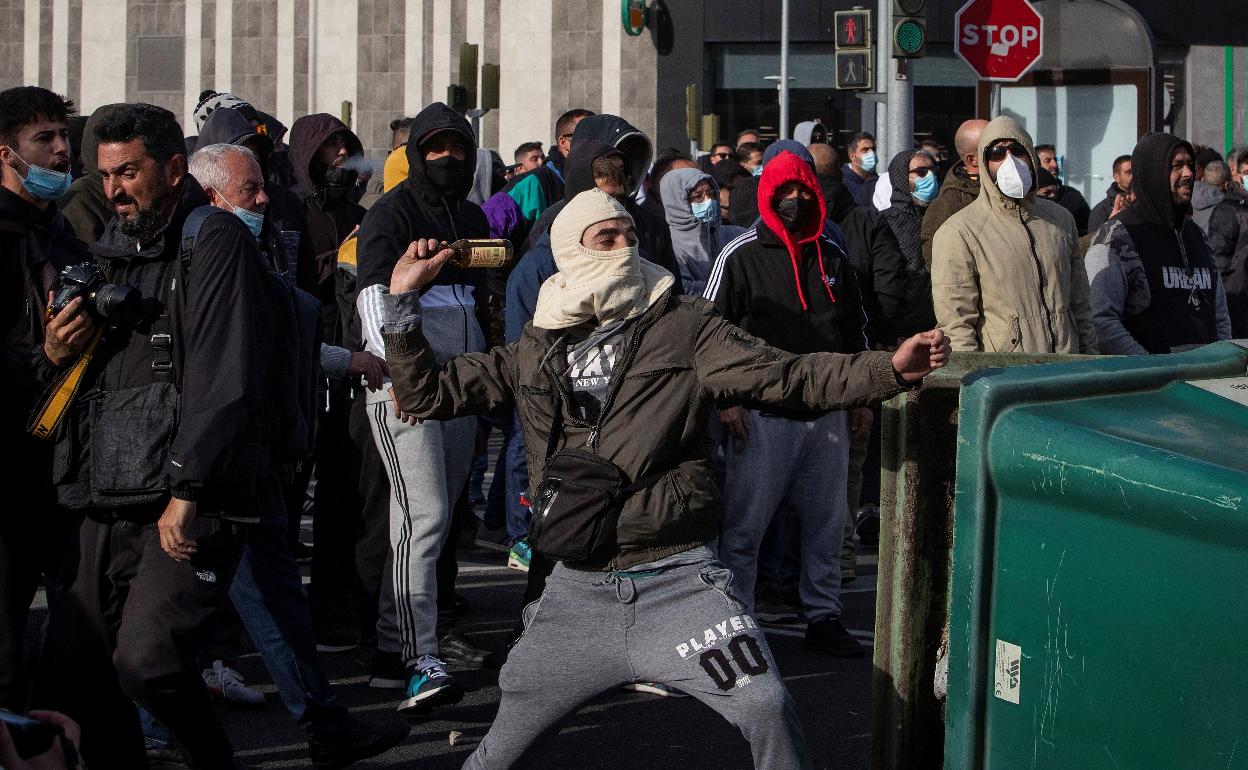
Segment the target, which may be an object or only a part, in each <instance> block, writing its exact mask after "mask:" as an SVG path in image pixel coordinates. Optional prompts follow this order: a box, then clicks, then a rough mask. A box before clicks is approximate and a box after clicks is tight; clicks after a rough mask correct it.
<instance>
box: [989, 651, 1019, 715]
mask: <svg viewBox="0 0 1248 770" xmlns="http://www.w3.org/2000/svg"><path fill="white" fill-rule="evenodd" d="M996 672H997V680H996V685H995V686H994V687H993V688H992V694H993V695H995V696H997V697H998V698H1000V699H1001V700H1003V701H1006V702H1008V703H1015V704H1017V703H1018V690H1019V687H1020V685H1021V684H1022V681H1023V648H1022V647H1019V646H1018V645H1017V644H1010V643H1009V642H1003V641H1001V640H1000V639H998V640H997V664H996Z"/></svg>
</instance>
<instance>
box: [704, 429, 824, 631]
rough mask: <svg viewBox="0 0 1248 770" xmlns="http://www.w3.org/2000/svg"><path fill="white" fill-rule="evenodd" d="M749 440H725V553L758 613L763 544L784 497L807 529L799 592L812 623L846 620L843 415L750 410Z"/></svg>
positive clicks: (722, 550) (722, 538)
mask: <svg viewBox="0 0 1248 770" xmlns="http://www.w3.org/2000/svg"><path fill="white" fill-rule="evenodd" d="M746 415H747V420H748V432H747V434H746V436H747V438H746V441H745V443H744V444H742V443H741V442H739V441H737V440H736V439H734V438H731V437H728V438H726V439H724V441H725V446H724V460H725V477H726V478H725V483H724V525H723V529H722V531H721V532H720V535H719V558H720V559H722V560H723V562H724V564H726V565H728V567H729V568H730V569H731V570H732V574H733V575H734V576H735V577H736V580H737V588H738V589H739V590H740V591H741V595H742V597H743V598H744V599H745V601H746V604H747V608H748V611H749V612H751V613H753V612H754V584H755V581H756V580H757V577H758V549H759V546H760V545H761V544H762V542H763V535H765V534H766V533H767V527H768V525H769V524H771V520H772V519H773V518H774V517H775V515H776V511H777V510H778V509H779V508H780V504H781V502H782V501H785V500H787V501H788V505H789V510H790V512H791V513H790V515H792V516H793V519H794V522H795V523H796V524H797V525H799V526H800V527H801V533H802V537H801V543H802V579H801V583H800V584H799V592H800V594H801V597H802V606H803V608H804V609H805V611H806V619H807V620H818V619H820V618H825V617H840V614H841V595H840V594H841V548H842V545H843V543H844V540H845V507H846V497H845V476H846V471H847V469H848V465H849V435H848V433H847V431H846V420H845V412H829V413H827V414H825V415H823V416H822V417H820V418H818V419H816V420H810V421H800V420H790V419H786V418H784V417H775V416H771V415H763V414H759V413H758V412H757V411H755V410H752V409H750V410H747V411H746Z"/></svg>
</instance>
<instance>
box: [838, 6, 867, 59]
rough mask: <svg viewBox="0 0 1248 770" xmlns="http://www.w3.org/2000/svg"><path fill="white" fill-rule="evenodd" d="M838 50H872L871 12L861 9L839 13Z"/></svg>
mask: <svg viewBox="0 0 1248 770" xmlns="http://www.w3.org/2000/svg"><path fill="white" fill-rule="evenodd" d="M835 20H836V50H838V51H840V50H842V49H847V48H855V49H860V48H870V47H871V43H872V39H871V34H872V29H871V12H870V11H868V10H864V9H861V8H855V9H854V10H852V11H837V12H836V15H835Z"/></svg>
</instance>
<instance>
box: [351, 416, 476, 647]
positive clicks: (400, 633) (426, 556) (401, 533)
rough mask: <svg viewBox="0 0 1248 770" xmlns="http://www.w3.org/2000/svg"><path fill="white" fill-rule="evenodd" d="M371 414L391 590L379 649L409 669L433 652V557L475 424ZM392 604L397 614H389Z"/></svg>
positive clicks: (468, 457) (383, 606) (459, 486)
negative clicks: (386, 508)
mask: <svg viewBox="0 0 1248 770" xmlns="http://www.w3.org/2000/svg"><path fill="white" fill-rule="evenodd" d="M368 409H369V411H370V415H369V416H370V417H371V420H370V423H371V425H372V429H373V440H374V441H376V442H377V449H378V451H379V452H380V453H381V459H382V461H383V463H384V464H385V466H386V475H387V476H389V477H390V550H391V554H390V555H391V560H392V562H393V569H392V570H391V577H392V580H391V586H392V588H393V593H392V594H390V595H386V592H385V591H384V590H383V592H382V600H381V603H380V612H379V615H378V621H377V648H378V649H379V650H384V651H386V652H398V653H400V654H401V655H402V657H403V662H404V664H406V665H409V666H410V665H413V664H414V663H415V662H416V659H417V658H419V657H420V656H421V655H434V656H436V655H437V654H438V631H437V627H438V600H437V599H438V578H437V563H438V554H439V553H440V552H441V551H442V543H443V542H444V541H445V540H446V534H447V528H448V527H449V526H450V521H451V511H452V507H453V506H454V505H455V501H456V500H457V499H458V498H459V493H460V492H461V491H462V490H463V488H464V484H466V483H467V481H468V472H469V470H470V469H471V466H472V455H473V450H474V449H475V447H476V439H477V419H476V418H475V417H462V418H460V419H458V420H448V421H445V422H442V421H438V420H425V421H424V422H422V423H420V424H418V425H408V424H407V423H405V422H403V421H402V420H399V419H397V418H396V417H395V416H394V404H393V403H392V402H390V401H379V402H377V403H374V404H369V405H368ZM391 599H392V600H393V602H394V612H390V611H389V609H390V608H389V606H388V605H389V601H388V600H391ZM396 621H397V628H396V625H395V624H396Z"/></svg>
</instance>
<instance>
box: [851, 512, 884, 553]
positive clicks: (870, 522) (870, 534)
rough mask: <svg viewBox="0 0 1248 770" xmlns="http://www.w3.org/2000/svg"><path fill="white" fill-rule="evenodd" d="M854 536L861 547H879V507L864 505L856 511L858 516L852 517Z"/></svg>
mask: <svg viewBox="0 0 1248 770" xmlns="http://www.w3.org/2000/svg"><path fill="white" fill-rule="evenodd" d="M854 534H855V535H857V536H858V542H859V543H861V544H862V545H865V546H867V547H868V548H878V547H879V545H880V506H878V505H864V506H862V507H861V508H859V509H858V515H857V516H855V517H854Z"/></svg>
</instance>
